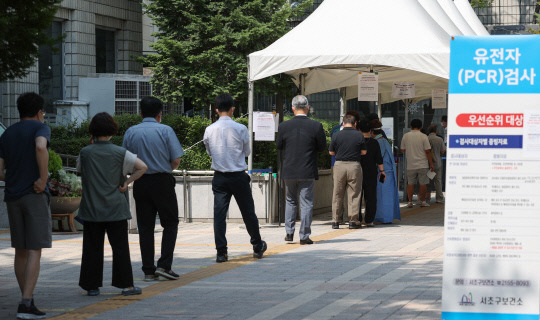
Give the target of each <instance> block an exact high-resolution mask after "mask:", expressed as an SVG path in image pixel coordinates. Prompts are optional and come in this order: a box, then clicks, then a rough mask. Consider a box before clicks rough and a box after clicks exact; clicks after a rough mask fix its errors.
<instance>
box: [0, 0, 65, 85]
mask: <svg viewBox="0 0 540 320" xmlns="http://www.w3.org/2000/svg"><path fill="white" fill-rule="evenodd" d="M60 2H61V0H24V1H21V0H3V1H2V6H1V8H0V43H2V45H1V46H0V82H2V81H6V80H8V79H15V78H21V77H23V76H25V75H26V74H28V71H29V70H28V69H29V68H30V67H31V66H32V65H34V63H35V60H36V58H37V57H38V55H39V46H41V45H48V46H51V47H52V46H53V45H54V43H55V42H56V41H58V40H59V39H51V38H49V37H48V36H47V34H46V29H47V28H48V27H49V26H50V25H51V23H52V21H53V19H54V14H55V13H56V10H58V7H57V5H58V4H59V3H60Z"/></svg>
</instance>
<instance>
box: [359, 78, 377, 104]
mask: <svg viewBox="0 0 540 320" xmlns="http://www.w3.org/2000/svg"><path fill="white" fill-rule="evenodd" d="M358 101H379V75H378V74H376V73H362V72H360V73H358Z"/></svg>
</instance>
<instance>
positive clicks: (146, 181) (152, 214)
mask: <svg viewBox="0 0 540 320" xmlns="http://www.w3.org/2000/svg"><path fill="white" fill-rule="evenodd" d="M162 110H163V103H162V102H161V101H160V100H159V99H157V98H154V97H146V98H143V99H142V100H141V116H142V117H143V121H142V123H140V124H138V125H136V126H133V127H131V128H129V129H128V130H127V131H126V134H125V135H124V142H123V144H122V146H123V147H124V148H126V149H127V150H129V151H130V152H132V153H135V154H136V155H137V157H138V158H139V159H141V160H142V161H143V162H144V163H146V165H147V166H148V170H147V171H146V173H145V174H144V175H143V176H142V177H141V178H140V179H139V180H137V181H135V183H134V185H133V198H134V199H135V205H136V213H137V223H138V228H139V242H140V247H141V256H142V264H143V266H142V270H143V272H144V280H145V281H153V280H157V279H158V278H159V276H162V277H164V278H166V279H169V280H176V279H178V278H179V276H178V274H176V273H175V272H174V271H172V270H171V268H172V261H173V254H174V246H175V244H176V236H177V234H178V201H177V200H176V192H175V190H174V186H175V184H176V179H175V178H174V176H173V175H172V173H171V172H172V170H175V169H176V168H178V165H179V164H180V157H181V156H182V155H183V154H184V151H183V150H182V146H181V145H180V142H179V141H178V138H177V137H176V134H175V133H174V130H173V129H172V128H171V127H169V126H166V125H163V124H161V123H160V122H161V113H162ZM156 214H159V222H160V223H161V226H162V227H163V236H162V240H161V257H160V258H159V260H158V262H157V267H156V266H155V264H154V229H155V225H156Z"/></svg>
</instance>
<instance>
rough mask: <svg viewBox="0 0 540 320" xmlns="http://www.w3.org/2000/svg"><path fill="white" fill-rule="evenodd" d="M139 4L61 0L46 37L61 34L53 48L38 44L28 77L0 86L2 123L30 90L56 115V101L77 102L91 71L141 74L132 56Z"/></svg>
mask: <svg viewBox="0 0 540 320" xmlns="http://www.w3.org/2000/svg"><path fill="white" fill-rule="evenodd" d="M142 25H143V24H142V7H141V3H140V1H138V0H64V1H62V3H61V4H60V8H59V9H58V11H57V13H56V15H55V20H54V22H53V23H52V25H51V27H50V28H49V30H48V33H49V35H51V36H53V37H54V36H58V35H61V34H64V36H65V38H64V41H63V42H62V43H59V44H58V45H57V49H58V50H57V51H56V52H53V50H51V49H50V48H48V47H42V48H40V58H39V59H38V60H37V61H36V64H35V65H34V66H33V67H31V69H30V73H29V74H28V76H26V77H24V78H22V79H15V80H11V81H7V82H4V83H1V84H0V94H1V96H0V107H1V110H2V119H1V120H2V122H3V123H4V124H6V125H10V124H11V123H13V122H16V121H18V113H17V111H16V109H15V103H16V100H17V97H18V96H19V95H20V94H21V93H23V92H27V91H35V92H38V93H39V94H40V95H42V96H43V97H44V98H45V100H46V111H47V113H49V114H55V113H56V110H55V109H56V108H55V107H54V105H53V102H54V101H57V100H75V101H76V100H79V79H80V78H84V77H87V76H89V75H91V74H96V73H97V74H100V73H111V74H123V75H129V74H134V75H142V66H141V65H140V64H139V63H137V62H136V61H135V60H134V58H133V56H138V55H142V51H143V41H142Z"/></svg>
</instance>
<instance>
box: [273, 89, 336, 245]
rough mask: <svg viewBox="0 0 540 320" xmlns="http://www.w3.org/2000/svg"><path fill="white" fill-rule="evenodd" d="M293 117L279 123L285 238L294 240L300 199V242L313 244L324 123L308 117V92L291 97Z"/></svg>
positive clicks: (278, 135)
mask: <svg viewBox="0 0 540 320" xmlns="http://www.w3.org/2000/svg"><path fill="white" fill-rule="evenodd" d="M292 110H293V112H294V118H292V119H291V120H288V121H285V122H283V123H281V124H280V125H279V129H278V134H277V139H276V146H277V148H278V149H279V150H281V152H282V153H281V155H282V163H283V164H282V167H281V179H283V181H284V183H285V188H286V193H287V199H286V207H285V231H286V232H287V236H286V237H285V241H293V236H294V230H295V228H294V225H295V220H296V208H297V207H298V202H300V218H301V221H302V222H301V225H300V232H299V235H300V244H312V243H313V241H311V239H310V238H309V236H310V234H311V221H312V216H313V187H314V185H315V180H317V179H318V178H319V175H318V171H317V153H318V152H321V151H323V150H325V149H326V136H325V134H324V130H323V127H322V124H321V123H320V122H317V121H314V120H311V119H309V118H308V117H307V115H308V113H309V104H308V100H307V98H306V97H305V96H301V95H298V96H296V97H294V98H293V100H292Z"/></svg>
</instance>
